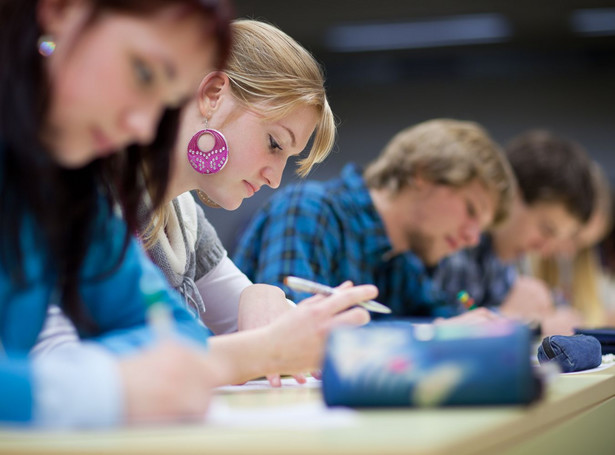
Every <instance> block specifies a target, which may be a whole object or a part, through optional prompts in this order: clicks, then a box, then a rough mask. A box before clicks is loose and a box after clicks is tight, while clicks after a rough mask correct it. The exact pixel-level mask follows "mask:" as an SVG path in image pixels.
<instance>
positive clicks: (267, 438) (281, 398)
mask: <svg viewBox="0 0 615 455" xmlns="http://www.w3.org/2000/svg"><path fill="white" fill-rule="evenodd" d="M609 370H611V369H609ZM609 370H605V371H609ZM612 373H615V370H613V371H609V374H596V375H592V374H588V375H560V376H558V377H557V378H556V379H555V380H554V381H553V382H552V383H551V384H550V386H549V388H548V392H547V394H546V397H545V399H543V400H542V401H541V402H540V403H539V404H536V405H534V406H531V407H527V408H520V407H493V408H448V409H403V410H369V411H361V412H359V413H358V415H357V419H356V422H355V423H353V424H352V425H351V426H346V427H339V428H310V429H303V430H299V429H296V430H289V429H288V428H284V429H282V428H272V427H263V428H260V429H257V428H228V427H214V426H203V425H195V424H191V425H183V426H176V427H159V428H153V429H152V428H136V429H121V430H116V431H97V432H78V433H69V434H58V433H44V432H19V431H6V430H3V431H0V453H10V454H34V453H45V454H86V453H95V454H148V455H152V454H234V453H250V454H257V453H265V454H284V455H289V454H293V455H294V454H307V453H319V454H353V455H355V454H384V453H391V454H393V453H406V454H409V453H416V454H451V453H453V454H455V455H464V454H502V453H503V454H511V455H515V454H533V453H541V454H542V453H546V454H549V453H558V454H567V453H587V454H603V453H605V454H606V453H612V447H615V431H614V430H613V425H612V424H613V416H615V397H614V396H615V374H612ZM222 399H223V400H224V401H225V403H226V404H227V405H228V406H229V408H230V409H231V410H233V409H236V410H239V409H244V410H245V409H246V408H250V407H252V408H254V407H258V406H263V405H264V404H267V405H269V406H276V405H280V404H285V403H302V402H305V403H309V402H314V401H319V400H320V399H321V398H320V390H319V389H314V388H312V389H298V388H291V389H283V390H268V391H266V392H262V391H261V392H254V391H253V392H238V393H233V394H224V396H223V397H222Z"/></svg>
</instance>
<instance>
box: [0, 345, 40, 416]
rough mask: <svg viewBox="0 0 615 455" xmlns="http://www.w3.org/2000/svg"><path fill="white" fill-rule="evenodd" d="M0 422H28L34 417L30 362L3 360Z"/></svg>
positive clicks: (24, 360)
mask: <svg viewBox="0 0 615 455" xmlns="http://www.w3.org/2000/svg"><path fill="white" fill-rule="evenodd" d="M0 384H1V385H2V392H0V394H1V397H2V398H1V401H2V404H1V405H0V422H28V421H30V419H31V417H32V401H33V399H32V371H31V368H30V364H29V362H28V360H27V359H26V358H25V357H23V358H21V359H19V358H10V359H9V358H2V359H1V360H0Z"/></svg>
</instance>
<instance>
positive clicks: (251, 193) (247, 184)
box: [244, 180, 260, 197]
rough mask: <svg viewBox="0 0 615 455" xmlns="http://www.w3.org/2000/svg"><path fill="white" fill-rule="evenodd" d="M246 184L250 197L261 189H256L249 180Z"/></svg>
mask: <svg viewBox="0 0 615 455" xmlns="http://www.w3.org/2000/svg"><path fill="white" fill-rule="evenodd" d="M244 183H245V184H246V187H247V188H248V193H249V195H248V197H250V196H252V195H253V194H254V193H256V192H257V191H258V190H259V189H260V188H259V187H255V186H254V185H252V184H251V183H250V182H248V181H247V180H244Z"/></svg>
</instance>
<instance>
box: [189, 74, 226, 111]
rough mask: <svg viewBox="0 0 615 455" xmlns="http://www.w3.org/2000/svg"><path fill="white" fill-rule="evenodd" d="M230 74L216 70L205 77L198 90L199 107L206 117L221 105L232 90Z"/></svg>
mask: <svg viewBox="0 0 615 455" xmlns="http://www.w3.org/2000/svg"><path fill="white" fill-rule="evenodd" d="M230 86H231V85H230V81H229V78H228V76H227V75H226V74H225V73H224V72H222V71H214V72H212V73H209V74H208V75H207V76H205V77H204V78H203V80H202V81H201V84H200V85H199V90H198V100H197V102H198V108H199V111H200V113H201V115H202V116H203V117H205V118H209V117H211V113H212V112H213V111H215V110H216V109H218V108H219V107H220V104H221V103H222V100H223V99H224V97H225V96H227V94H228V93H229V91H230Z"/></svg>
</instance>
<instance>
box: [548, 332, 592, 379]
mask: <svg viewBox="0 0 615 455" xmlns="http://www.w3.org/2000/svg"><path fill="white" fill-rule="evenodd" d="M538 361H539V362H540V364H541V365H542V364H544V363H547V362H555V363H557V364H558V365H559V366H560V368H561V369H562V372H564V373H570V372H572V371H583V370H588V369H590V368H596V367H597V366H599V365H600V364H601V363H602V351H601V347H600V342H599V341H598V340H597V339H596V338H594V337H592V336H588V335H573V336H564V335H552V336H549V337H545V338H544V339H543V340H542V343H541V344H540V346H539V347H538Z"/></svg>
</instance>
